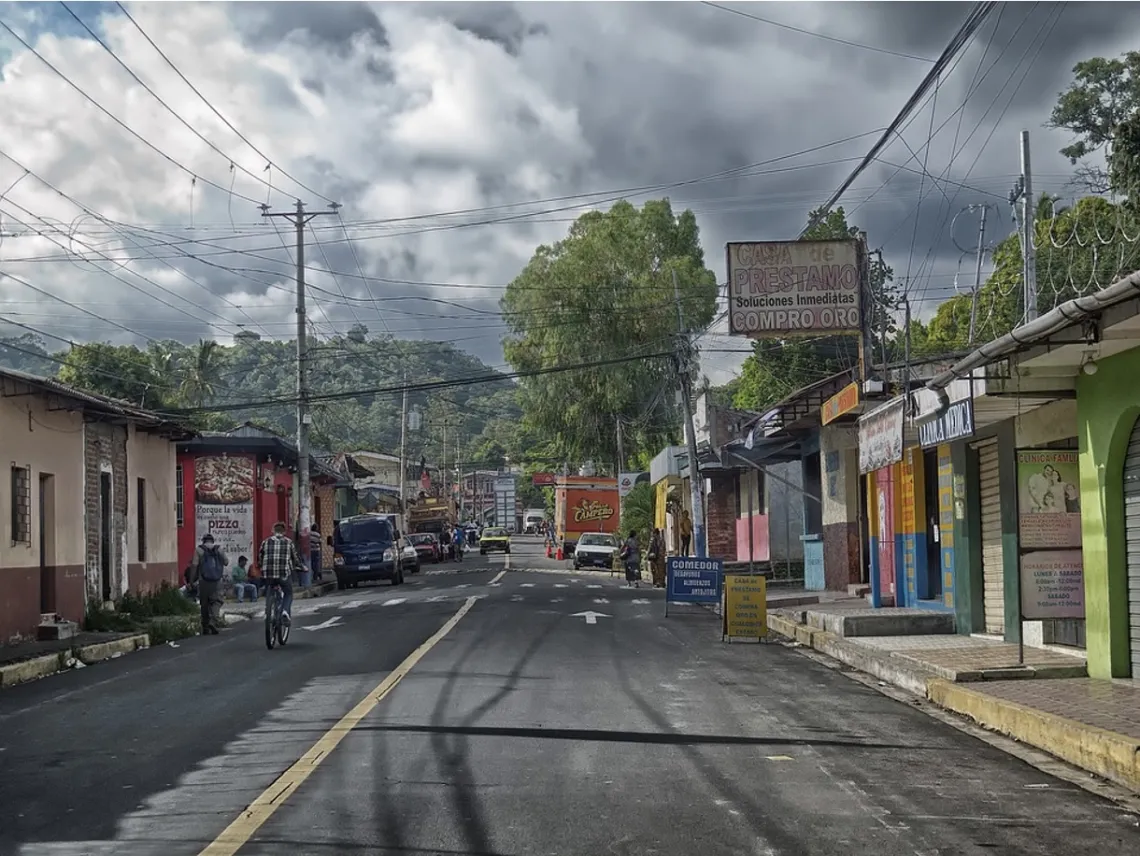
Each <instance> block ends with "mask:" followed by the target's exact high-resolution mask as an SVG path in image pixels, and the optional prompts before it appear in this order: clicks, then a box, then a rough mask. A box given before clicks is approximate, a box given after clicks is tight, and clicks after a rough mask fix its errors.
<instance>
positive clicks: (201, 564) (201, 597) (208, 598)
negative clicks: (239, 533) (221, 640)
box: [186, 532, 230, 636]
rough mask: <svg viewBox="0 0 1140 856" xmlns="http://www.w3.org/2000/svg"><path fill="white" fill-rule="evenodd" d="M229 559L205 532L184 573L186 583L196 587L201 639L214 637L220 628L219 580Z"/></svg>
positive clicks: (223, 574)
mask: <svg viewBox="0 0 1140 856" xmlns="http://www.w3.org/2000/svg"><path fill="white" fill-rule="evenodd" d="M229 563H230V559H229V557H228V556H227V555H226V553H225V550H223V549H222V548H221V547H220V546H218V545H217V544H215V543H214V536H213V535H211V534H210V533H209V532H207V533H206V534H205V535H203V536H202V543H201V544H200V545H198V547H197V548H196V549H195V550H194V558H192V559H191V560H190V568H189V570H188V571H187V573H186V579H187V582H188V583H190V584H191V585H193V584H194V583H195V582H197V583H198V604H199V605H200V606H201V609H202V635H203V636H207V635H209V636H216V635H217V634H218V631H219V629H220V628H221V624H222V578H223V577H224V576H225V574H226V567H227V566H228V565H229Z"/></svg>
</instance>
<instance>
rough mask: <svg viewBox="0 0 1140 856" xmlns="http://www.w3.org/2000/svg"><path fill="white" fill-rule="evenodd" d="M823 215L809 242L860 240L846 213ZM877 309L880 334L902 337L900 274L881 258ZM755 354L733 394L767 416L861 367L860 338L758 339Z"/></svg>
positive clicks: (741, 404) (873, 318) (874, 278)
mask: <svg viewBox="0 0 1140 856" xmlns="http://www.w3.org/2000/svg"><path fill="white" fill-rule="evenodd" d="M820 213H821V212H820V211H819V209H817V210H815V211H813V212H811V214H810V215H809V216H808V222H812V221H815V220H816V219H817V218H818V219H819V222H818V223H817V224H816V225H814V226H813V227H812V228H810V229H808V230H807V232H805V233H804V240H809V241H827V240H831V241H842V240H848V239H851V238H855V237H857V236H858V234H859V228H858V227H857V226H852V225H850V224H849V223H848V222H847V214H846V212H845V211H844V210H843V208H842V207H840V208H836V209H834V210H833V211H831V212H829V213H828V214H827V215H826V216H823V217H820ZM869 275H870V283H869V284H870V292H871V295H872V301H871V305H870V306H867V307H865V311H866V312H868V313H869V314H870V319H869V326H871V328H872V329H873V330H874V331H875V332H876V333H885V334H887V335H890V334H891V333H894V332H895V331H896V324H895V320H894V318H895V310H896V307H897V305H898V302H899V294H898V290H897V287H896V285H895V283H894V271H893V270H892V269H891V268H890V267H889V266H887V265H886V263H885V262H884V261H883V259H882V257H881V256H880V255H879V254H877V253H876V254H873V255H872V257H871V262H870V270H869ZM752 349H753V354H752V355H751V356H749V357H748V358H747V359H746V360H745V361H744V365H743V366H742V367H741V372H740V378H739V382H738V383H737V384H736V385H735V388H734V389H733V390H732V394H733V399H732V400H733V405H734V406H735V407H738V408H740V409H742V410H763V409H764V408H766V407H768V406H770V405H772V404H774V403H776V402H777V401H780V400H781V399H783V398H786V397H787V396H788V395H791V394H792V393H793V392H795V391H796V390H797V389H801V388H802V387H805V386H808V385H809V384H812V383H815V382H816V381H819V380H823V378H825V377H827V376H829V375H832V374H835V373H836V372H839V371H842V370H843V369H846V368H850V367H852V366H854V365H856V364H857V363H858V361H859V340H858V337H856V336H824V337H819V338H812V339H804V338H788V339H758V340H756V341H755V342H754V343H753V345H752Z"/></svg>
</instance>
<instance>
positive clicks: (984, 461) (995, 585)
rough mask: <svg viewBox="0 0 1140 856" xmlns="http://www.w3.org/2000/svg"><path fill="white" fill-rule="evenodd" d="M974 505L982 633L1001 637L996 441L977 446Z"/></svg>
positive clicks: (1001, 566)
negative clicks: (976, 506)
mask: <svg viewBox="0 0 1140 856" xmlns="http://www.w3.org/2000/svg"><path fill="white" fill-rule="evenodd" d="M975 448H976V449H977V450H978V504H979V505H980V506H981V518H982V519H981V523H982V526H981V530H982V532H981V534H982V603H983V608H984V612H985V622H986V633H995V634H998V635H1001V634H1003V633H1005V567H1004V564H1003V562H1002V549H1001V490H1000V482H999V480H998V472H999V471H998V446H997V441H996V440H991V441H989V442H987V443H979V444H978V445H977V446H976V447H975Z"/></svg>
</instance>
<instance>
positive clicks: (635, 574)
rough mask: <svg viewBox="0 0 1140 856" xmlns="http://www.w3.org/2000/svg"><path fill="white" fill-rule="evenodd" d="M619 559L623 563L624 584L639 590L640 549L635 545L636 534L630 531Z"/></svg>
mask: <svg viewBox="0 0 1140 856" xmlns="http://www.w3.org/2000/svg"><path fill="white" fill-rule="evenodd" d="M621 558H622V561H623V562H625V584H626V585H627V586H636V587H637V588H641V583H640V582H638V581H639V580H640V579H641V547H640V546H639V545H638V543H637V532H636V531H635V530H630V533H629V538H627V539H626V542H625V544H624V545H623V546H622V548H621Z"/></svg>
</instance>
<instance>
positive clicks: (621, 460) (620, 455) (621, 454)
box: [616, 416, 625, 479]
mask: <svg viewBox="0 0 1140 856" xmlns="http://www.w3.org/2000/svg"><path fill="white" fill-rule="evenodd" d="M624 466H625V446H624V444H623V443H622V439H621V417H620V416H618V418H617V473H616V475H617V477H618V478H619V479H620V478H621V471H622V468H623V467H624Z"/></svg>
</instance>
